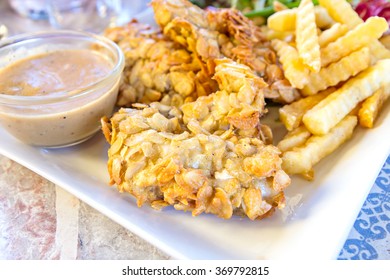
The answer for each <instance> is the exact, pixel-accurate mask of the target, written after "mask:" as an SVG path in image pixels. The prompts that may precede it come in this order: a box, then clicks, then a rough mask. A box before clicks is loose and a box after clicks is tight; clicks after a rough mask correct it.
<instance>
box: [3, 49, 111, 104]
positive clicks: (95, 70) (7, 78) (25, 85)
mask: <svg viewBox="0 0 390 280" xmlns="http://www.w3.org/2000/svg"><path fill="white" fill-rule="evenodd" d="M111 68H112V66H111V65H110V63H109V61H108V60H106V59H105V58H104V57H102V56H101V55H97V54H95V53H93V52H92V51H90V50H61V51H54V52H49V53H45V54H39V55H36V56H31V57H27V58H24V59H21V60H19V61H17V62H15V63H13V64H11V65H9V66H8V67H6V68H4V69H3V70H1V71H0V93H1V94H8V95H24V96H33V95H56V94H61V93H62V92H65V91H72V90H77V89H81V88H85V87H86V86H88V85H91V84H93V83H95V82H97V81H99V80H100V79H101V78H103V77H104V76H106V75H107V74H108V73H109V72H110V69H111Z"/></svg>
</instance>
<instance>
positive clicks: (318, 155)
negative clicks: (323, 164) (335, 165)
mask: <svg viewBox="0 0 390 280" xmlns="http://www.w3.org/2000/svg"><path fill="white" fill-rule="evenodd" d="M356 124H357V117H356V116H346V117H345V118H344V119H343V120H342V121H340V122H339V123H338V124H337V125H336V126H335V127H334V128H332V129H331V130H330V131H329V133H327V134H325V135H322V136H311V137H310V138H309V139H308V140H307V142H306V143H305V144H304V145H303V146H300V147H297V148H294V149H292V150H291V151H287V152H285V153H284V154H283V157H282V160H283V162H282V168H283V170H284V171H286V172H287V174H306V173H308V172H310V170H312V168H313V166H314V165H315V164H317V163H318V162H319V161H320V160H321V159H323V158H324V157H326V156H327V155H329V154H330V153H332V152H333V151H335V150H336V149H337V148H338V147H339V146H340V145H341V144H343V143H344V142H345V141H347V140H348V139H349V138H350V137H351V136H352V133H353V130H354V128H355V126H356Z"/></svg>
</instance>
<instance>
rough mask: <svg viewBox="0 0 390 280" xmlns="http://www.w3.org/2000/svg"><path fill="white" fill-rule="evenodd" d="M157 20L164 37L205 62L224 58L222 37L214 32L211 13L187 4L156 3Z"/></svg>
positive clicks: (178, 0)
mask: <svg viewBox="0 0 390 280" xmlns="http://www.w3.org/2000/svg"><path fill="white" fill-rule="evenodd" d="M151 5H152V7H153V10H154V15H155V16H154V18H155V20H156V22H157V24H158V25H159V26H160V27H161V28H162V30H163V33H164V34H165V35H166V36H167V37H168V38H170V39H171V40H173V41H175V42H177V43H179V44H181V45H182V46H184V47H185V48H186V49H187V50H189V51H191V52H194V53H196V54H197V55H199V56H200V57H201V58H202V59H203V60H204V61H207V60H209V59H215V58H221V53H220V50H219V45H218V40H217V37H218V33H217V32H216V31H215V30H213V29H211V28H210V26H209V25H210V22H209V21H208V19H207V13H206V12H205V11H204V10H202V9H201V8H199V7H198V6H196V5H194V4H192V3H191V2H189V1H183V0H152V1H151Z"/></svg>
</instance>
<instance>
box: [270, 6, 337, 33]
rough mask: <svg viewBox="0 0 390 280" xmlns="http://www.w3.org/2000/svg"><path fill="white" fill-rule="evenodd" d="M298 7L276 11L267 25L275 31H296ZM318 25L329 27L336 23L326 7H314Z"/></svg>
mask: <svg viewBox="0 0 390 280" xmlns="http://www.w3.org/2000/svg"><path fill="white" fill-rule="evenodd" d="M296 12H297V9H296V8H294V9H289V10H283V11H279V12H277V13H274V14H273V15H271V16H270V17H269V18H268V19H267V25H268V27H269V28H270V29H273V30H275V31H295V27H296V19H297V14H296ZM314 13H315V19H316V25H317V27H319V28H328V27H330V26H332V24H334V20H333V19H332V18H331V17H330V16H329V14H328V12H327V11H326V9H325V8H323V7H320V6H315V7H314Z"/></svg>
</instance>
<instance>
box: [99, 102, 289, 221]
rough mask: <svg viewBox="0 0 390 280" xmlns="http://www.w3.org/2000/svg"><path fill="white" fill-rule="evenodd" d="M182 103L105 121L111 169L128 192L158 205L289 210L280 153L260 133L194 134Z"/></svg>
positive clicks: (229, 211) (215, 210)
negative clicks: (183, 121)
mask: <svg viewBox="0 0 390 280" xmlns="http://www.w3.org/2000/svg"><path fill="white" fill-rule="evenodd" d="M180 123H181V113H180V111H179V110H178V109H177V108H174V107H170V106H165V105H162V104H160V103H152V104H151V105H150V107H145V108H143V109H141V110H137V109H120V110H119V112H117V113H116V114H115V115H114V116H113V117H112V118H111V120H108V119H107V118H103V119H102V127H103V132H104V134H105V136H106V138H107V141H108V142H109V143H110V145H111V147H110V149H109V151H108V156H109V159H108V170H109V174H110V178H111V182H110V183H111V184H115V185H116V186H117V188H118V190H119V191H120V192H128V193H130V194H132V195H133V196H134V197H135V198H136V199H137V204H138V206H139V207H140V206H142V205H143V204H145V203H147V204H150V205H151V206H152V207H153V208H155V209H161V208H163V207H165V206H169V205H173V207H174V208H175V209H176V210H184V211H191V212H192V215H193V216H197V215H199V214H201V213H211V214H214V215H217V216H218V217H221V218H224V219H229V218H231V217H232V215H233V214H243V215H246V216H248V217H249V218H250V219H252V220H254V219H261V218H264V217H266V216H268V215H270V214H272V213H273V210H274V209H275V208H283V207H284V205H285V198H284V193H283V190H284V189H285V188H286V187H287V186H288V185H289V184H290V178H289V176H288V175H287V174H286V173H285V172H284V171H283V170H282V169H281V163H282V162H281V158H280V156H279V154H280V151H279V150H278V149H277V148H276V147H274V146H272V145H265V144H264V143H263V142H262V141H261V140H259V139H256V138H246V137H242V138H238V137H230V135H229V134H224V135H222V136H218V135H210V134H202V133H198V134H193V133H191V131H189V130H186V129H185V127H183V126H181V125H180Z"/></svg>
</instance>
